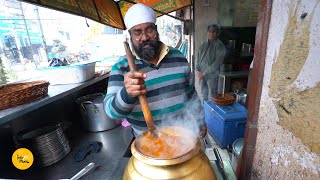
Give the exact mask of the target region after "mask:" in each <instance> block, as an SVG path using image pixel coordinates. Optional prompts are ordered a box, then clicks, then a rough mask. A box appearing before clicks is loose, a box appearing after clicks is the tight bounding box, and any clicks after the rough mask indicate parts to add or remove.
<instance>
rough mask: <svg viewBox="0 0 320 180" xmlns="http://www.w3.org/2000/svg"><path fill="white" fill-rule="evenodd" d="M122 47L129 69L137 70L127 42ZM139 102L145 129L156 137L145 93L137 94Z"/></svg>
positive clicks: (156, 133)
mask: <svg viewBox="0 0 320 180" xmlns="http://www.w3.org/2000/svg"><path fill="white" fill-rule="evenodd" d="M124 48H125V51H126V56H127V59H128V64H129V68H130V71H133V72H134V71H137V66H136V64H135V62H134V59H133V55H132V52H131V49H130V47H129V44H128V42H124ZM139 102H140V104H141V109H142V112H143V116H144V118H145V120H146V123H147V126H148V130H147V131H149V132H150V133H151V135H152V136H153V137H158V132H156V127H155V125H154V123H153V119H152V114H151V111H150V108H149V105H148V101H147V98H146V95H139Z"/></svg>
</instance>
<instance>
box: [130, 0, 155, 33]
mask: <svg viewBox="0 0 320 180" xmlns="http://www.w3.org/2000/svg"><path fill="white" fill-rule="evenodd" d="M142 23H156V13H155V12H154V11H153V9H152V8H150V7H148V6H146V5H144V4H139V3H138V4H135V5H133V6H131V7H130V8H129V9H128V11H127V13H126V14H125V16H124V24H125V25H126V28H127V29H131V28H132V27H133V26H135V25H138V24H142Z"/></svg>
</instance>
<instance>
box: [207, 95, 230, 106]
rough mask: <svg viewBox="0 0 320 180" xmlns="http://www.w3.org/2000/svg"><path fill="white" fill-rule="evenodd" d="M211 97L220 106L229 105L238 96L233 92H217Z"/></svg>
mask: <svg viewBox="0 0 320 180" xmlns="http://www.w3.org/2000/svg"><path fill="white" fill-rule="evenodd" d="M210 99H211V101H212V102H214V103H215V104H217V105H220V106H229V105H231V104H233V103H234V101H235V100H236V98H235V97H234V96H233V95H231V94H217V95H215V96H214V97H211V98H210Z"/></svg>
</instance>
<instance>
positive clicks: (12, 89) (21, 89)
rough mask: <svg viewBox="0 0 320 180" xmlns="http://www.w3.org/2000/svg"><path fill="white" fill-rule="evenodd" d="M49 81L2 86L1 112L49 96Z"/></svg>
mask: <svg viewBox="0 0 320 180" xmlns="http://www.w3.org/2000/svg"><path fill="white" fill-rule="evenodd" d="M48 86H49V82H48V81H32V82H23V83H15V84H7V85H4V86H0V99H1V103H0V110H2V109H7V108H10V107H13V106H18V105H21V104H25V103H28V102H31V101H34V100H36V99H39V98H42V97H44V96H46V95H47V94H48Z"/></svg>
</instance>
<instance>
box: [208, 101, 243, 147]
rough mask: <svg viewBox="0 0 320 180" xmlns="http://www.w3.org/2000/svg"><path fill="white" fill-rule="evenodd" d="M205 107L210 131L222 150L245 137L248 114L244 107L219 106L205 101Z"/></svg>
mask: <svg viewBox="0 0 320 180" xmlns="http://www.w3.org/2000/svg"><path fill="white" fill-rule="evenodd" d="M203 107H204V113H205V121H206V123H207V127H208V131H209V133H210V134H211V135H212V137H213V138H214V139H215V140H216V142H217V144H218V145H219V146H220V147H221V148H226V147H227V146H228V145H229V144H232V143H233V142H234V141H235V140H236V139H239V138H243V137H244V132H245V127H246V121H247V113H248V111H247V109H246V108H245V107H244V106H242V105H241V104H239V103H233V104H232V105H230V106H219V105H216V104H214V103H213V102H212V101H205V102H204V106H203Z"/></svg>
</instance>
